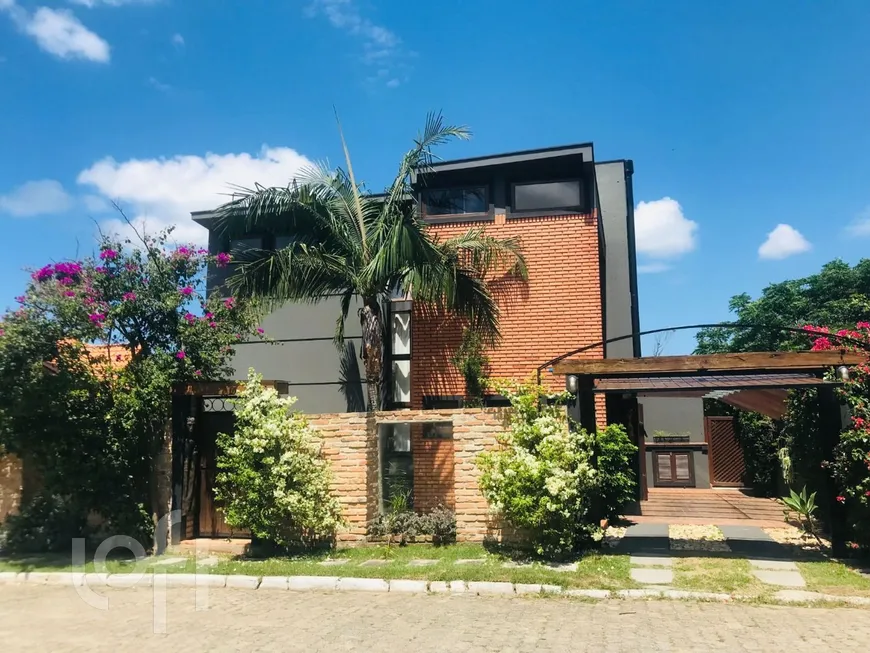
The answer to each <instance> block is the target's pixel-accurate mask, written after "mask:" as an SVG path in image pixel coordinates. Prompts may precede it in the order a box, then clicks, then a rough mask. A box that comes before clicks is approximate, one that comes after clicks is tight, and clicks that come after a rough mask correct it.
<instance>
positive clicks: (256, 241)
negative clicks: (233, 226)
mask: <svg viewBox="0 0 870 653" xmlns="http://www.w3.org/2000/svg"><path fill="white" fill-rule="evenodd" d="M262 248H263V239H262V238H260V237H259V236H257V237H250V238H239V239H237V240H234V241H232V242H231V243H230V252H232V255H233V256H234V257H235V256H239V255H240V254H244V253H245V252H247V251H248V250H252V249H262Z"/></svg>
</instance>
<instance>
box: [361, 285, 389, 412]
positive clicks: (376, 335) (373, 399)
mask: <svg viewBox="0 0 870 653" xmlns="http://www.w3.org/2000/svg"><path fill="white" fill-rule="evenodd" d="M359 321H360V325H361V326H362V345H363V346H362V359H363V362H364V363H365V368H366V390H367V391H368V400H369V401H368V409H369V410H380V408H381V379H382V378H383V368H384V327H383V324H382V322H381V307H380V305H379V304H378V300H377V297H366V298H364V299H363V307H362V308H361V309H360V311H359Z"/></svg>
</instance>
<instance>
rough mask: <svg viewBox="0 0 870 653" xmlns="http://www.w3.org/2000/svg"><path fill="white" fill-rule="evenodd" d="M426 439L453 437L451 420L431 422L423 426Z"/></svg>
mask: <svg viewBox="0 0 870 653" xmlns="http://www.w3.org/2000/svg"><path fill="white" fill-rule="evenodd" d="M423 438H424V439H426V440H450V439H452V438H453V422H431V423H429V424H426V425H424V426H423Z"/></svg>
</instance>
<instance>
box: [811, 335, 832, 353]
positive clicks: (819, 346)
mask: <svg viewBox="0 0 870 653" xmlns="http://www.w3.org/2000/svg"><path fill="white" fill-rule="evenodd" d="M831 348H832V346H831V341H830V340H829V339H828V338H824V337H823V338H816V339H815V340H814V341H813V346H812V347H811V350H812V351H825V350H827V349H831Z"/></svg>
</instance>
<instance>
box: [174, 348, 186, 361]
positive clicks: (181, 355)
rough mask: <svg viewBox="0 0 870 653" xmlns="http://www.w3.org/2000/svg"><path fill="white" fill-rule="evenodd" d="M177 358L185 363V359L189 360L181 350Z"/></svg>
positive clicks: (176, 355)
mask: <svg viewBox="0 0 870 653" xmlns="http://www.w3.org/2000/svg"><path fill="white" fill-rule="evenodd" d="M175 357H176V358H177V359H178V360H180V361H183V360H184V359H185V358H187V354H185V353H184V350H181V351H179V352H177V353H176V354H175Z"/></svg>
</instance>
